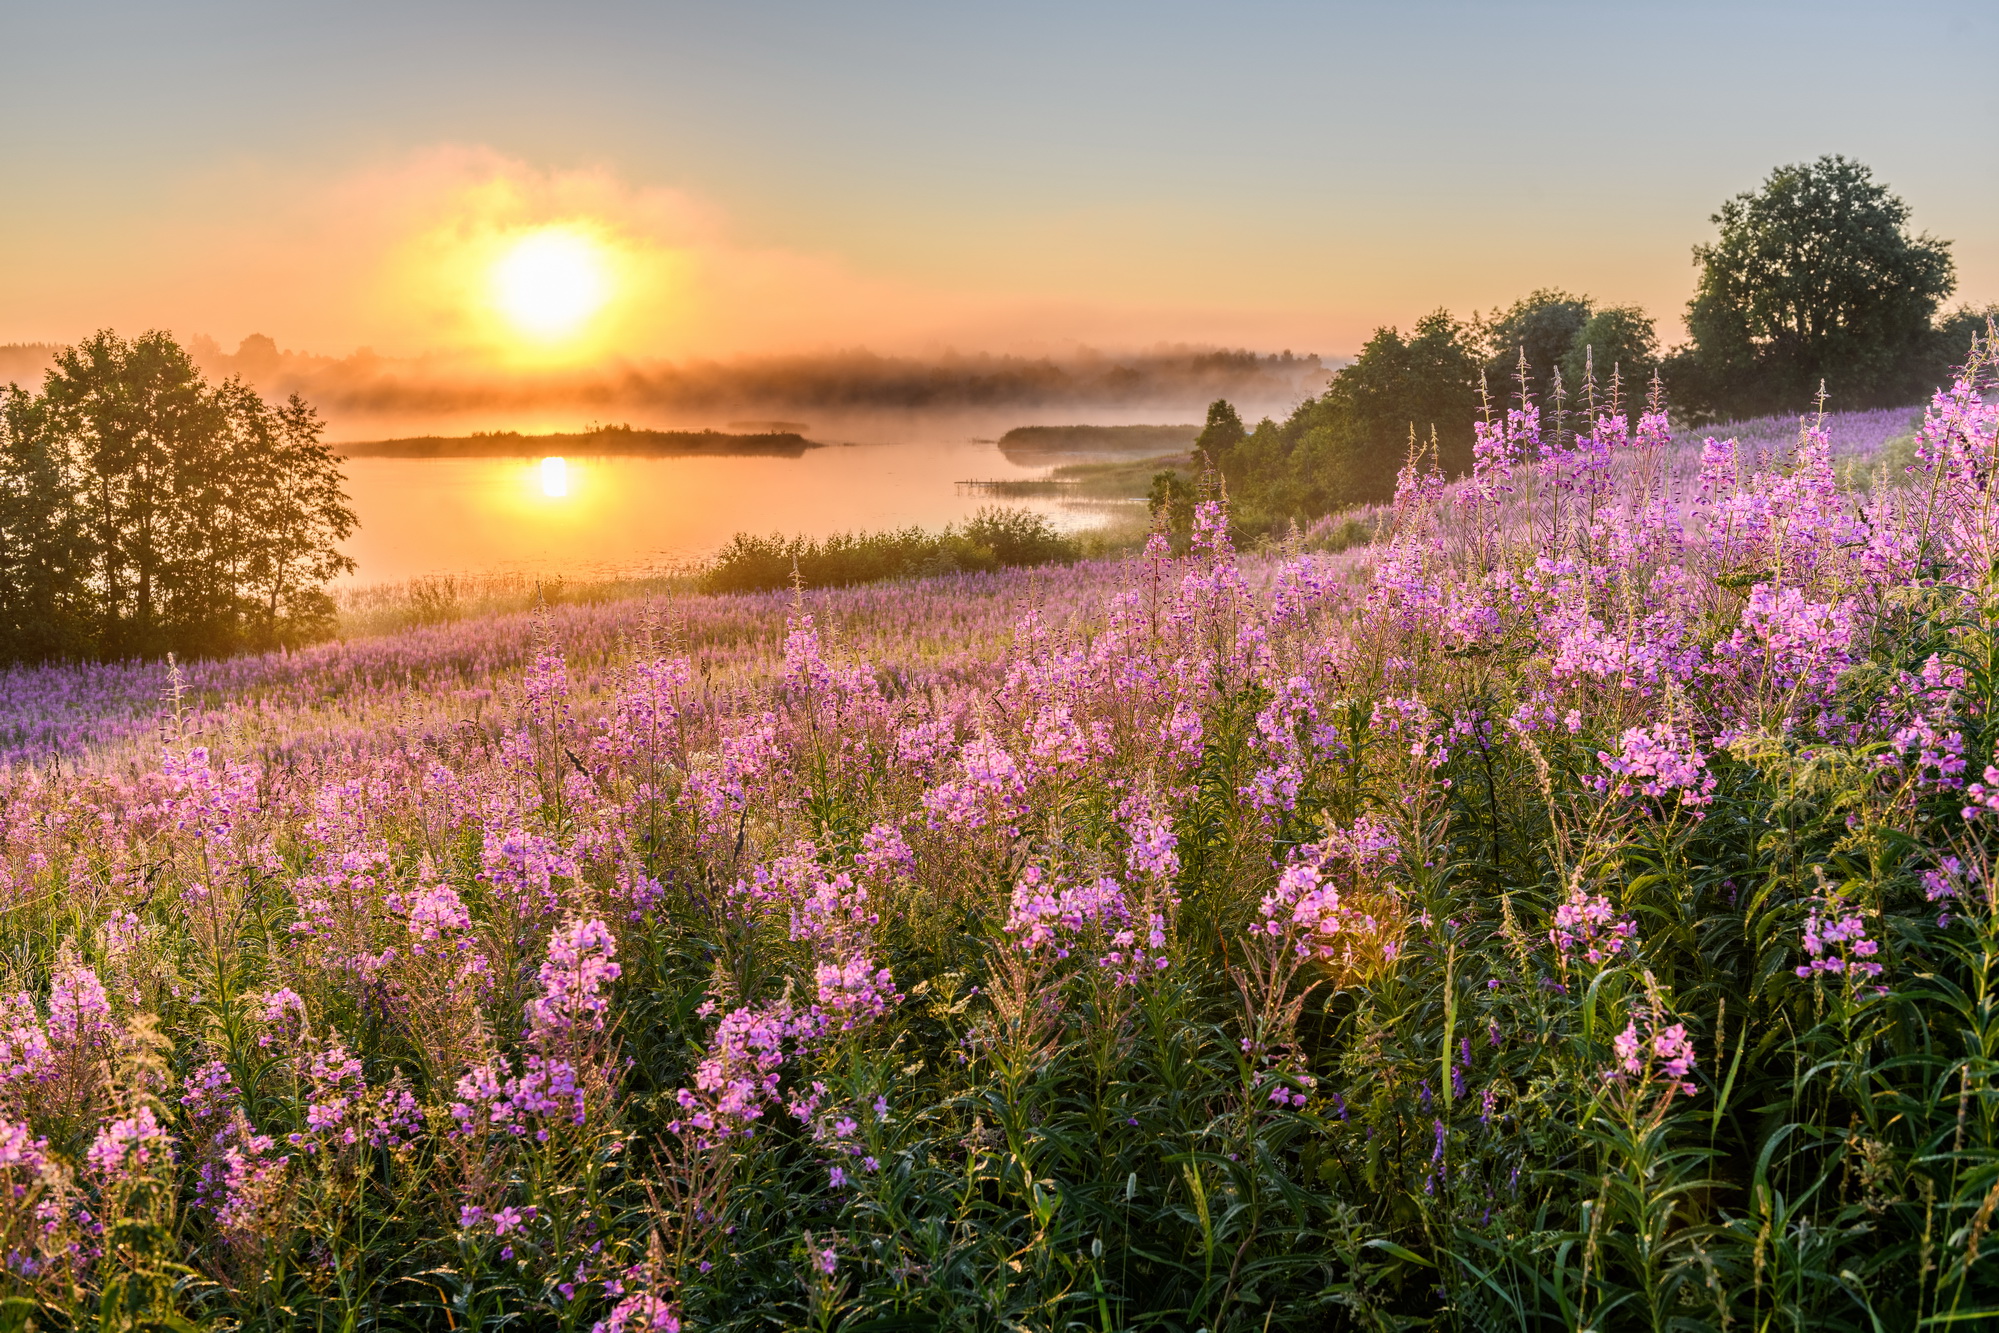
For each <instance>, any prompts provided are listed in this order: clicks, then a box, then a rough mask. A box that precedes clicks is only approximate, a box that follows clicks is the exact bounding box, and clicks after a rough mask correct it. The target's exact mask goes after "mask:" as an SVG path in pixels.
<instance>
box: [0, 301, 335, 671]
mask: <svg viewBox="0 0 1999 1333" xmlns="http://www.w3.org/2000/svg"><path fill="white" fill-rule="evenodd" d="M0 409H4V411H0V425H4V436H0V636H4V639H5V642H4V643H0V653H4V654H5V655H6V656H9V657H11V658H13V659H15V660H22V659H38V658H45V657H49V656H62V655H69V654H73V653H88V654H92V655H96V656H102V657H130V656H152V655H157V654H160V653H164V652H168V651H177V652H181V653H189V654H212V653H221V652H227V651H230V650H232V649H235V648H239V647H264V646H269V645H273V644H278V643H289V642H297V641H299V640H301V639H304V638H309V637H312V636H314V635H316V634H319V633H323V632H325V631H326V630H327V629H328V628H329V627H330V624H331V618H330V617H331V603H330V602H329V601H328V600H327V598H326V595H325V592H324V587H323V585H324V584H325V582H326V581H327V580H328V579H330V578H332V577H334V576H335V575H337V574H339V573H341V572H343V571H346V570H350V569H352V568H353V562H352V561H351V560H349V559H348V558H347V557H346V556H344V555H342V554H341V553H340V551H339V544H340V543H341V542H342V541H344V540H345V539H346V538H347V537H348V536H349V535H351V534H352V532H353V530H354V526H355V520H354V515H353V512H352V511H351V510H350V509H348V508H347V502H346V496H345V495H344V494H343V493H342V489H341V488H342V483H343V478H342V477H341V475H340V469H339V465H338V460H337V459H336V458H335V457H334V456H333V455H332V453H331V452H330V451H329V450H328V449H327V448H326V446H325V445H324V444H323V443H321V441H320V435H321V427H320V423H319V418H318V416H317V415H316V414H315V413H314V412H313V411H312V409H311V408H310V407H308V406H306V405H305V404H304V403H303V402H301V401H299V400H298V399H297V398H296V397H294V398H293V399H292V400H291V401H290V402H288V403H286V404H284V405H282V406H273V405H271V404H268V403H265V402H264V401H263V400H262V399H260V398H259V397H258V396H257V395H256V393H255V392H254V391H252V390H251V389H250V388H248V387H247V386H245V385H244V384H243V383H242V382H241V381H239V380H229V381H225V382H224V383H222V384H220V385H210V384H209V383H208V382H207V381H206V380H204V379H203V378H202V376H201V373H200V371H199V370H198V369H197V368H196V367H195V365H194V363H193V361H192V360H191V359H190V358H189V357H188V355H187V353H186V352H185V351H184V350H183V349H182V348H181V347H180V346H179V345H178V344H177V343H175V342H174V340H173V339H172V338H171V337H169V336H168V335H167V334H164V333H148V334H146V335H144V336H142V337H140V338H137V339H134V340H132V341H129V342H128V341H126V340H124V339H121V338H119V337H118V336H117V335H115V334H112V333H109V332H104V333H99V334H97V335H96V336H94V337H92V338H89V339H86V340H85V341H84V342H82V343H80V344H78V345H77V346H75V347H71V348H66V349H64V350H63V351H62V352H61V353H59V354H58V356H57V357H56V361H55V365H54V367H53V368H52V369H51V370H50V371H49V372H48V374H47V376H46V378H45V380H44V382H43V388H42V392H41V393H40V394H39V395H31V394H26V393H23V392H21V391H19V390H10V391H9V393H8V396H7V398H6V401H5V402H4V403H0Z"/></svg>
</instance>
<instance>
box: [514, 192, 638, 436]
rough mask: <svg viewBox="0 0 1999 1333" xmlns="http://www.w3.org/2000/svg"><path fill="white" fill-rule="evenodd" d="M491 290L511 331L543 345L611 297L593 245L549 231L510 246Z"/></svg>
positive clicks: (579, 324)
mask: <svg viewBox="0 0 1999 1333" xmlns="http://www.w3.org/2000/svg"><path fill="white" fill-rule="evenodd" d="M493 286H494V291H495V294H496V296H497V297H498V303H499V307H500V310H501V311H502V313H504V314H505V315H506V317H507V319H508V320H509V321H511V322H512V323H513V326H514V328H515V329H516V330H517V331H519V332H521V333H524V334H526V335H528V336H529V337H532V338H538V339H542V340H545V341H552V340H555V339H559V338H564V337H567V336H569V335H571V334H573V333H575V332H577V331H578V330H579V329H581V328H582V326H583V325H584V323H585V322H587V321H588V320H589V318H590V317H591V316H592V315H594V314H596V313H597V312H598V311H599V310H600V309H602V308H603V306H604V303H605V302H606V301H607V300H609V299H610V290H609V283H608V282H607V281H606V278H605V263H604V257H603V254H602V252H601V250H600V248H599V247H598V245H597V243H596V242H595V241H593V240H591V238H590V237H588V236H585V235H582V234H580V233H578V232H574V231H566V230H560V229H554V228H551V229H548V230H544V231H537V232H533V233H531V234H529V235H527V236H524V237H522V238H521V239H520V240H518V241H516V242H514V244H513V245H512V246H511V247H510V248H509V249H508V250H507V252H506V253H505V255H503V256H502V257H501V259H500V262H499V263H498V264H497V265H495V266H494V269H493ZM551 461H554V462H560V461H561V460H560V459H555V460H551Z"/></svg>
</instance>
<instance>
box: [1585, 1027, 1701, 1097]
mask: <svg viewBox="0 0 1999 1333" xmlns="http://www.w3.org/2000/svg"><path fill="white" fill-rule="evenodd" d="M1641 1019H1642V1020H1643V1022H1644V1025H1645V1029H1644V1031H1643V1032H1641V1031H1640V1030H1639V1022H1640V1020H1641ZM1611 1050H1612V1052H1613V1053H1614V1054H1615V1056H1616V1063H1615V1064H1613V1065H1612V1066H1611V1068H1610V1069H1608V1070H1606V1071H1605V1075H1606V1077H1608V1078H1609V1079H1610V1080H1611V1081H1613V1082H1616V1083H1620V1084H1624V1085H1626V1086H1629V1087H1633V1088H1639V1089H1642V1088H1647V1087H1651V1086H1653V1085H1655V1084H1656V1085H1657V1086H1659V1087H1660V1088H1661V1089H1662V1090H1663V1091H1664V1092H1665V1094H1666V1096H1667V1097H1668V1098H1671V1097H1672V1096H1673V1094H1675V1093H1684V1094H1685V1095H1687V1096H1689V1097H1691V1096H1693V1095H1694V1094H1695V1093H1696V1092H1698V1091H1699V1089H1698V1088H1697V1087H1695V1086H1694V1085H1693V1084H1692V1083H1691V1082H1688V1081H1686V1080H1687V1076H1688V1075H1690V1074H1691V1073H1693V1070H1694V1065H1695V1058H1694V1044H1693V1039H1692V1038H1691V1037H1689V1036H1688V1035H1687V1029H1686V1028H1685V1026H1684V1025H1682V1024H1679V1023H1673V1024H1670V1025H1669V1024H1665V1023H1663V1022H1662V1020H1661V1018H1660V1016H1659V1014H1658V1013H1656V1012H1655V1011H1653V1010H1652V1009H1651V1008H1650V1007H1649V1006H1644V1007H1642V1012H1640V1013H1637V1014H1634V1015H1633V1016H1632V1017H1631V1018H1630V1019H1629V1020H1628V1021H1627V1022H1626V1023H1625V1025H1624V1031H1622V1032H1620V1033H1618V1034H1617V1036H1616V1037H1615V1038H1613V1039H1612V1041H1611Z"/></svg>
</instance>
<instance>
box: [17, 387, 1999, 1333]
mask: <svg viewBox="0 0 1999 1333" xmlns="http://www.w3.org/2000/svg"><path fill="white" fill-rule="evenodd" d="M1992 370H1993V366H1992V362H1991V360H1990V354H1989V351H1988V352H1982V353H1981V354H1980V355H1979V356H1977V357H1976V358H1974V360H1973V362H1972V363H1971V364H1970V365H1969V366H1968V367H1967V369H1966V370H1965V372H1964V374H1963V376H1962V377H1961V378H1960V379H1959V380H1958V382H1957V383H1956V385H1955V386H1954V387H1953V388H1951V389H1950V390H1947V391H1945V392H1943V393H1941V394H1939V395H1938V396H1937V397H1936V399H1935V400H1934V401H1933V403H1932V404H1931V405H1930V406H1929V407H1928V408H1927V410H1926V411H1925V412H1924V413H1923V414H1922V416H1921V419H1920V421H1919V422H1917V421H1916V420H1915V418H1914V416H1913V414H1911V413H1908V412H1872V413H1853V414H1845V415H1834V416H1830V417H1826V416H1820V417H1813V418H1807V419H1805V420H1804V421H1802V422H1800V421H1798V420H1796V419H1767V420H1763V421H1759V422H1752V423H1740V424H1738V425H1737V426H1734V427H1729V428H1726V429H1724V430H1719V431H1717V432H1715V433H1714V435H1713V436H1712V437H1707V438H1703V437H1701V436H1697V435H1686V434H1678V435H1676V434H1675V433H1674V432H1672V431H1671V430H1670V429H1669V428H1668V426H1667V421H1666V418H1665V416H1664V415H1663V414H1662V413H1661V412H1660V411H1658V410H1657V406H1656V404H1655V405H1654V410H1651V411H1648V412H1646V413H1644V414H1642V415H1639V416H1638V417H1637V418H1636V419H1635V420H1625V419H1623V418H1620V417H1616V416H1610V415H1606V416H1604V417H1602V418H1600V419H1597V420H1595V421H1594V422H1586V423H1585V424H1584V430H1583V433H1581V434H1575V433H1570V432H1566V431H1558V430H1556V429H1554V428H1552V427H1544V425H1543V423H1542V421H1541V419H1540V417H1539V414H1538V413H1537V412H1536V411H1535V410H1534V409H1533V408H1532V407H1531V406H1527V407H1522V408H1519V409H1516V410H1514V411H1512V412H1509V413H1506V414H1504V416H1502V417H1497V418H1495V419H1492V420H1489V421H1487V422H1485V423H1482V424H1481V425H1480V426H1479V428H1478V441H1477V447H1476V453H1475V458H1476V466H1475V469H1474V471H1473V472H1472V473H1471V475H1469V476H1468V477H1465V478H1463V479H1461V480H1457V481H1447V480H1446V479H1445V478H1444V477H1443V476H1442V475H1441V474H1440V473H1438V472H1437V471H1436V470H1435V469H1434V468H1433V467H1432V466H1430V465H1429V462H1428V461H1426V460H1424V459H1421V458H1412V459H1411V460H1410V463H1409V465H1408V466H1407V467H1405V468H1404V470H1403V474H1402V477H1401V481H1400V484H1399V485H1398V487H1397V490H1396V494H1395V499H1394V502H1393V503H1392V505H1388V506H1383V507H1382V508H1380V509H1379V510H1377V511H1374V512H1372V513H1371V514H1369V515H1367V516H1365V528H1366V530H1367V531H1370V532H1372V533H1373V534H1374V537H1373V540H1371V541H1368V542H1365V543H1361V544H1356V543H1355V540H1354V537H1353V534H1354V532H1355V531H1356V528H1355V526H1354V525H1355V524H1356V523H1358V522H1361V520H1359V519H1356V518H1355V517H1353V516H1350V515H1341V516H1336V517H1335V518H1334V519H1332V520H1327V521H1325V522H1324V523H1322V524H1320V525H1318V526H1317V527H1315V528H1313V529H1309V530H1306V531H1304V532H1301V533H1297V534H1295V535H1294V536H1292V537H1291V538H1290V539H1288V540H1285V541H1281V542H1276V543H1271V544H1267V545H1265V546H1263V547H1260V548H1259V549H1257V550H1255V551H1254V552H1238V551H1237V550H1235V549H1234V546H1233V545H1232V543H1231V540H1230V536H1229V527H1228V514H1227V508H1226V500H1225V497H1222V496H1220V495H1210V496H1207V497H1206V498H1204V499H1203V501H1202V502H1201V504H1200V505H1199V507H1198V509H1197V510H1196V512H1195V517H1194V523H1193V530H1192V533H1191V536H1190V538H1189V539H1188V540H1187V541H1186V542H1185V543H1184V544H1183V545H1182V547H1180V548H1178V549H1176V546H1175V544H1174V543H1172V542H1170V541H1169V540H1168V539H1167V538H1166V536H1165V535H1163V534H1162V535H1160V536H1159V537H1157V538H1156V539H1155V540H1154V541H1153V542H1152V543H1151V544H1150V545H1149V546H1148V547H1147V548H1146V550H1145V551H1144V553H1143V554H1142V555H1138V556H1135V557H1131V558H1126V559H1115V560H1113V559H1096V560H1081V561H1078V562H1076V563H1073V564H1065V565H1056V566H1046V567H1040V568H1011V569H998V570H991V571H985V572H959V573H954V574H947V575H943V576H940V577H935V578H928V579H922V580H913V581H901V582H892V583H878V584H870V585H867V586H861V587H853V588H845V589H832V590H823V591H819V590H814V591H804V592H795V593H794V592H789V591H776V592H760V593H737V594H714V595H698V594H695V593H693V592H690V591H688V590H687V589H685V588H684V587H663V588H661V589H660V590H659V591H658V594H657V595H655V596H651V597H630V598H619V599H611V598H605V599H586V600H580V601H573V602H571V601H563V602H558V603H556V604H552V605H541V606H538V607H534V608H528V609H521V610H507V609H505V608H504V607H503V606H501V605H499V604H498V603H494V604H493V605H491V606H488V607H487V608H485V611H484V613H482V614H476V615H473V614H467V615H462V616H456V618H454V617H453V616H446V615H438V616H432V617H428V619H430V620H431V621H433V622H434V623H422V622H423V621H424V620H425V619H426V617H425V616H424V615H421V614H413V615H412V616H411V617H410V619H409V620H408V622H407V624H408V625H409V627H408V628H402V629H399V630H396V631H395V632H392V633H383V634H377V635H372V636H366V637H355V638H351V639H349V640H346V641H343V642H335V643H328V644H321V645H317V646H313V647H308V648H305V649H302V650H298V651H294V652H285V653H274V654H268V655H263V656H247V657H238V658H233V659H226V660H219V661H208V662H200V663H191V664H187V665H185V666H178V665H169V664H164V663H162V664H132V663H128V664H105V665H97V666H85V667H75V668H42V669H32V670H27V669H17V670H13V671H10V672H7V673H6V674H5V675H4V678H0V745H4V747H5V751H6V759H7V764H8V768H7V770H6V775H5V778H4V785H0V820H4V825H0V827H4V835H0V856H3V857H4V864H0V894H4V896H5V900H6V903H7V911H6V913H5V915H4V918H0V948H4V951H5V956H6V959H7V967H8V970H9V979H8V982H7V984H6V986H5V988H4V990H5V994H6V996H7V998H5V999H4V1001H0V1116H4V1123H0V1256H4V1272H5V1275H6V1276H5V1283H6V1291H7V1300H6V1304H5V1305H4V1307H0V1323H4V1324H5V1325H6V1326H9V1327H19V1328H25V1327H28V1326H30V1324H31V1323H32V1326H34V1327H56V1328H72V1327H74V1328H81V1327H84V1326H96V1327H104V1328H115V1327H131V1328H137V1327H178V1328H188V1327H193V1328H201V1329H225V1328H228V1329H236V1328H241V1329H303V1328H311V1329H329V1330H331V1329H341V1330H346V1329H358V1328H374V1327H393V1328H425V1329H431V1328H435V1329H445V1328H450V1329H497V1328H502V1327H516V1328H536V1329H541V1328H551V1329H554V1328H560V1329H590V1330H593V1333H594V1331H601V1333H623V1331H626V1330H675V1329H681V1328H687V1329H698V1328H740V1329H775V1328H800V1329H805V1328H809V1329H818V1330H832V1329H836V1328H837V1329H844V1330H850V1331H851V1333H863V1331H864V1330H875V1331H877V1333H889V1331H890V1330H917V1329H967V1330H970V1329H1035V1330H1041V1329H1069V1328H1074V1329H1083V1328H1088V1329H1094V1330H1110V1329H1120V1328H1133V1329H1137V1328H1144V1329H1184V1330H1188V1331H1189V1333H1192V1331H1193V1330H1200V1329H1206V1330H1216V1331H1217V1333H1219V1330H1223V1329H1243V1330H1271V1329H1346V1328H1352V1329H1375V1330H1402V1329H1413V1328H1465V1329H1516V1328H1517V1329H1582V1328H1589V1329H1598V1330H1606V1331H1608V1330H1622V1329H1644V1330H1667V1329H1705V1328H1729V1327H1742V1328H1753V1329H1757V1330H1765V1329H1769V1330H1776V1329H1798V1328H1804V1327H1811V1328H1813V1329H1820V1330H1845V1329H1853V1330H1861V1329H1870V1330H1871V1329H1914V1328H1929V1327H1939V1328H1941V1327H1964V1328H1972V1327H1978V1326H1982V1325H1988V1321H1993V1320H1999V1269H1995V1266H1994V1263H1993V1258H1992V1254H1991V1251H1992V1250H1993V1249H1994V1247H1995V1245H1999V1241H1995V1240H1994V1238H1993V1237H1992V1236H1991V1235H1990V1231H1991V1228H1992V1226H1993V1223H1994V1219H1995V1215H1999V897H1995V890H1994V888H1993V872H1994V867H1993V859H1994V858H1993V853H1992V844H1993V839H1992V837H1991V835H1990V825H1991V822H1992V820H1993V819H1994V818H1995V817H1999V816H1995V814H1994V812H1995V811H1999V769H1995V768H1993V767H1990V765H1991V764H1992V763H1993V746H1994V741H1995V734H1999V733H1995V725H1994V713H1993V703H1994V700H1995V695H1999V583H1995V570H1999V564H1995V560H1999V526H1996V525H1999V512H1995V510H1994V506H1993V500H1992V494H1993V492H1992V480H1993V477H1994V473H1995V469H1999V409H1995V407H1993V406H1992V405H1990V404H1989V403H1987V401H1986V396H1987V395H1989V393H1990V392H1991V391H1992V389H1993V388H1994V387H1995V386H1994V382H1993V374H1992ZM1911 427H1914V429H1913V433H1911ZM1332 548H1339V549H1332ZM455 604H456V603H455V601H454V605H455ZM375 613H380V614H388V612H387V611H385V610H384V609H383V608H376V612H375ZM1981 1260H1982V1262H1981Z"/></svg>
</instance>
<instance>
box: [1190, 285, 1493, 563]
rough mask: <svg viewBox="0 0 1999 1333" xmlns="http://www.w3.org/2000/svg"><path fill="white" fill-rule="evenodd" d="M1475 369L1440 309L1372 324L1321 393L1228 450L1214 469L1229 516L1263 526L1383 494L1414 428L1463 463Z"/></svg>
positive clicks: (1475, 402)
mask: <svg viewBox="0 0 1999 1333" xmlns="http://www.w3.org/2000/svg"><path fill="white" fill-rule="evenodd" d="M1479 367H1480V360H1479V356H1478V349H1477V347H1476V346H1475V344H1474V342H1473V333H1472V330H1471V329H1469V328H1467V326H1465V325H1464V324H1462V323H1460V322H1459V321H1457V320H1455V319H1453V318H1452V317H1451V315H1450V313H1449V312H1448V311H1444V310H1439V311H1436V312H1435V313H1433V314H1430V315H1426V316H1425V317H1424V318H1423V319H1421V320H1419V321H1417V324H1416V327H1415V328H1414V329H1412V330H1411V331H1410V335H1409V336H1408V337H1407V338H1405V337H1403V336H1402V333H1401V331H1400V330H1398V329H1394V328H1381V329H1376V330H1375V332H1374V336H1373V337H1372V338H1370V339H1368V341H1367V345H1366V346H1365V347H1363V348H1362V349H1361V352H1360V355H1359V356H1358V357H1357V358H1355V360H1354V362H1353V364H1351V365H1349V366H1347V367H1345V368H1344V369H1342V370H1341V371H1340V372H1339V374H1337V375H1335V376H1334V377H1333V381H1332V383H1331V384H1329V385H1328V386H1327V387H1326V391H1325V392H1324V393H1322V394H1320V395H1319V396H1318V397H1317V398H1308V399H1306V400H1305V401H1304V402H1302V403H1300V404H1299V405H1298V407H1297V408H1296V409H1295V410H1294V411H1293V412H1292V413H1291V415H1290V417H1289V418H1288V419H1286V420H1285V421H1284V422H1283V423H1282V424H1279V423H1277V422H1274V421H1263V422H1260V423H1258V425H1257V427H1256V429H1255V430H1253V431H1251V432H1249V433H1248V435H1247V436H1246V437H1245V438H1244V439H1243V440H1241V441H1240V442H1239V443H1237V444H1235V445H1233V446H1231V447H1230V448H1229V449H1228V450H1227V451H1226V453H1225V456H1224V462H1223V464H1222V466H1221V469H1220V470H1221V472H1222V475H1223V476H1224V477H1225V478H1226V479H1227V481H1228V485H1229V499H1230V501H1231V511H1232V513H1233V515H1234V517H1235V520H1236V522H1237V524H1238V525H1239V526H1241V527H1243V528H1245V529H1247V530H1250V531H1268V530H1274V529H1275V528H1277V527H1278V526H1280V525H1282V524H1284V523H1286V522H1288V521H1289V520H1290V519H1293V518H1299V519H1309V518H1315V517H1317V516H1319V515H1321V514H1325V513H1329V512H1331V511H1332V510H1334V509H1337V508H1340V507H1341V506H1343V505H1351V504H1361V503H1365V502H1368V501H1373V500H1386V499H1388V498H1389V497H1390V496H1392V495H1393V494H1394V493H1395V474H1396V473H1397V472H1398V471H1399V470H1400V469H1401V467H1402V464H1403V462H1404V460H1405V459H1406V458H1407V457H1408V451H1409V437H1410V434H1411V433H1412V432H1413V433H1414V434H1416V435H1417V436H1418V437H1420V438H1421V439H1422V440H1423V441H1424V442H1425V443H1426V444H1427V443H1428V441H1429V440H1430V439H1431V437H1432V435H1433V433H1434V435H1435V438H1436V440H1437V444H1438V452H1439V455H1440V458H1441V461H1442V465H1443V467H1444V468H1445V470H1446V471H1450V472H1464V471H1467V470H1469V469H1470V467H1471V443H1472V422H1473V421H1474V420H1475V419H1476V418H1477V416H1478V411H1479V397H1478V374H1479ZM1223 406H1226V405H1225V404H1224V405H1223ZM1228 417H1229V418H1231V419H1236V418H1235V413H1234V411H1233V409H1231V410H1230V411H1229V413H1228ZM1213 419H1215V412H1214V411H1213V409H1210V420H1213Z"/></svg>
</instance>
